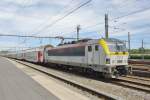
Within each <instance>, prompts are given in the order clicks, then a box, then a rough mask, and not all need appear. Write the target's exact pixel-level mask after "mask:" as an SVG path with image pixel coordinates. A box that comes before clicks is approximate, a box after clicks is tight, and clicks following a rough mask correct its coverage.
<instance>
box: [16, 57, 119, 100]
mask: <svg viewBox="0 0 150 100" xmlns="http://www.w3.org/2000/svg"><path fill="white" fill-rule="evenodd" d="M15 61H16V62H18V63H20V64H22V65H25V66H27V67H30V68H32V69H34V70H37V71H39V72H42V73H44V74H46V75H48V76H51V77H53V78H55V79H58V80H60V81H63V82H65V83H67V84H70V85H72V86H74V87H76V88H78V89H81V90H83V91H86V92H88V93H90V94H92V95H95V96H98V97H99V98H102V99H104V100H118V97H117V96H114V95H111V94H107V93H105V92H100V91H97V90H95V89H93V88H90V87H88V86H85V85H82V84H80V83H77V82H75V81H71V80H68V79H65V78H62V77H61V76H58V75H54V74H52V73H49V72H47V71H44V70H41V69H39V68H35V67H32V66H30V65H29V64H25V63H23V62H21V61H18V60H15Z"/></svg>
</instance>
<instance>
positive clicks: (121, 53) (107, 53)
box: [99, 39, 128, 56]
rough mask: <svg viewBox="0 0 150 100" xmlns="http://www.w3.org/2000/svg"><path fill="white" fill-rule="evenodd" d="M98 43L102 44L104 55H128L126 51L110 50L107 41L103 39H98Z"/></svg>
mask: <svg viewBox="0 0 150 100" xmlns="http://www.w3.org/2000/svg"><path fill="white" fill-rule="evenodd" d="M99 44H100V45H101V46H102V48H103V50H104V52H105V53H106V55H110V56H111V55H128V52H117V53H116V52H110V50H109V47H108V45H107V42H106V41H105V40H104V39H100V40H99Z"/></svg>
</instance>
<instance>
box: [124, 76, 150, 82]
mask: <svg viewBox="0 0 150 100" xmlns="http://www.w3.org/2000/svg"><path fill="white" fill-rule="evenodd" d="M126 77H127V78H131V79H137V80H141V81H149V82H150V78H144V77H138V76H126Z"/></svg>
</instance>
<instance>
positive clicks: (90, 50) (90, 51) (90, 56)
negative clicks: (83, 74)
mask: <svg viewBox="0 0 150 100" xmlns="http://www.w3.org/2000/svg"><path fill="white" fill-rule="evenodd" d="M87 52H88V53H87V59H88V64H93V60H94V59H93V46H92V45H88V47H87Z"/></svg>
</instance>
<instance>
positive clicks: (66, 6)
mask: <svg viewBox="0 0 150 100" xmlns="http://www.w3.org/2000/svg"><path fill="white" fill-rule="evenodd" d="M73 1H74V0H71V1H69V3H67V5H65V7H64V8H63V10H64V9H65V8H68V7H69V5H70V3H71V2H73ZM61 12H62V11H59V12H58V14H57V15H55V16H58V15H59V14H60V13H61ZM50 19H51V17H49V18H48V19H47V20H45V21H43V22H42V23H41V24H40V25H38V26H37V27H36V28H34V30H35V29H38V28H39V27H40V26H42V25H43V24H44V23H46V22H47V21H48V20H50ZM31 33H33V32H31ZM36 34H37V33H33V34H32V35H36Z"/></svg>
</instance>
